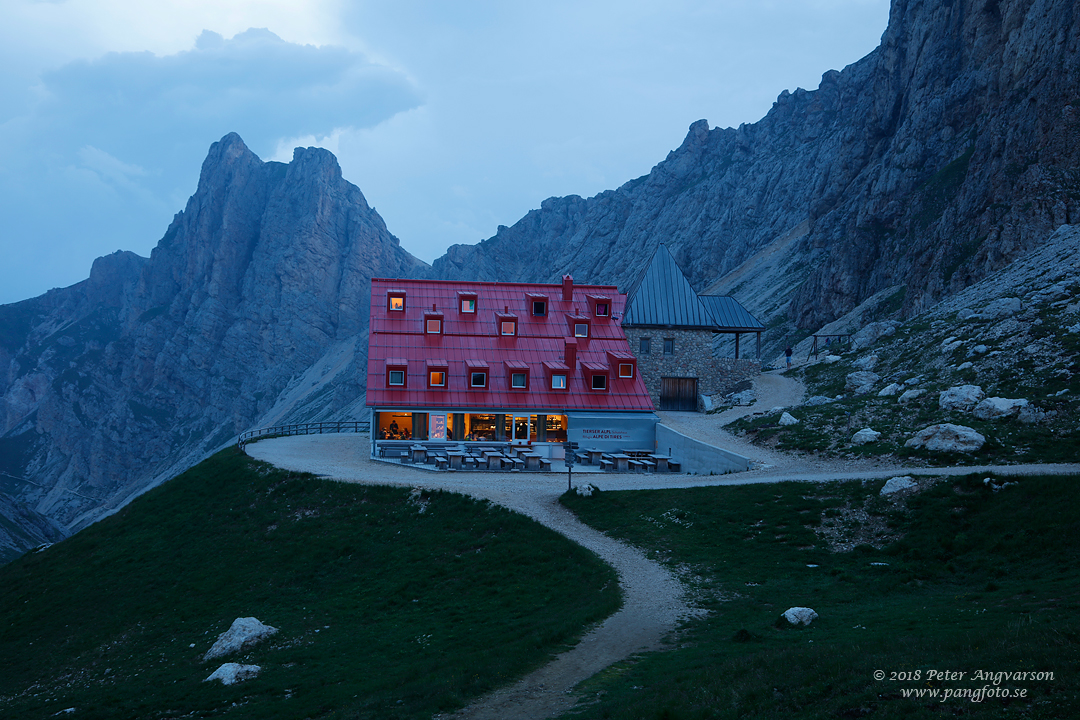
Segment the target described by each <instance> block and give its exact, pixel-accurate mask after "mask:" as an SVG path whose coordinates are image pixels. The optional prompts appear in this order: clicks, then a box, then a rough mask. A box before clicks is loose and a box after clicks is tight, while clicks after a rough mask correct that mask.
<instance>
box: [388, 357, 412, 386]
mask: <svg viewBox="0 0 1080 720" xmlns="http://www.w3.org/2000/svg"><path fill="white" fill-rule="evenodd" d="M408 385H409V361H408V360H406V359H405V358H387V359H386V387H388V388H389V389H391V390H404V389H405V388H407V387H408Z"/></svg>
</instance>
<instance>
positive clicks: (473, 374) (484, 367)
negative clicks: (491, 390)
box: [465, 360, 491, 390]
mask: <svg viewBox="0 0 1080 720" xmlns="http://www.w3.org/2000/svg"><path fill="white" fill-rule="evenodd" d="M465 371H466V373H467V376H468V378H469V385H468V387H469V389H470V390H487V388H488V378H489V377H491V370H490V368H488V364H487V363H486V362H484V361H483V360H466V361H465Z"/></svg>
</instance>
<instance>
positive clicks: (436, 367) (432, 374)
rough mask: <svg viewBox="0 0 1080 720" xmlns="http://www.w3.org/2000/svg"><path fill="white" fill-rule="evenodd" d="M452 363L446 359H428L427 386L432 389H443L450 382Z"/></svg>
mask: <svg viewBox="0 0 1080 720" xmlns="http://www.w3.org/2000/svg"><path fill="white" fill-rule="evenodd" d="M449 369H450V363H448V362H447V361H445V360H428V361H427V374H428V382H427V386H428V387H429V388H432V389H436V390H438V389H442V388H445V387H446V386H447V385H449V384H450V372H449Z"/></svg>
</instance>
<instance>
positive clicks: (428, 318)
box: [424, 307, 443, 335]
mask: <svg viewBox="0 0 1080 720" xmlns="http://www.w3.org/2000/svg"><path fill="white" fill-rule="evenodd" d="M442 333H443V314H442V313H441V312H439V311H438V310H436V309H435V308H434V307H432V309H431V310H425V311H424V334H425V335H442Z"/></svg>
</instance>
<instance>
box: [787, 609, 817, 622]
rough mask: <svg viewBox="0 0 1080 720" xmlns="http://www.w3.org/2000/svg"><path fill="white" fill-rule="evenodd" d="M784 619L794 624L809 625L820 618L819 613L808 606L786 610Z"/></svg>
mask: <svg viewBox="0 0 1080 720" xmlns="http://www.w3.org/2000/svg"><path fill="white" fill-rule="evenodd" d="M784 619H785V620H787V621H788V622H789V623H791V624H792V625H809V624H810V623H812V622H814V621H815V620H817V619H818V614H817V613H816V612H814V611H813V610H812V609H810V608H808V607H793V608H788V609H787V610H785V611H784Z"/></svg>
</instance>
